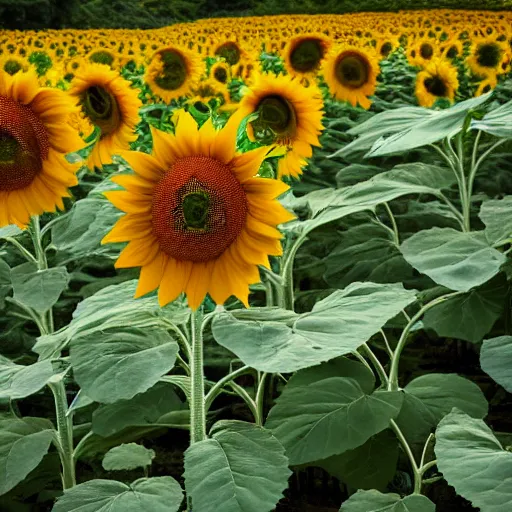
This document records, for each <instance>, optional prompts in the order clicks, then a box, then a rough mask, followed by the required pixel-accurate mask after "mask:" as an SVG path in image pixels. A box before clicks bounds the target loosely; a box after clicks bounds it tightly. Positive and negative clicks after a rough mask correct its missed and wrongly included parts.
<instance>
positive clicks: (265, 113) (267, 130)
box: [251, 95, 297, 144]
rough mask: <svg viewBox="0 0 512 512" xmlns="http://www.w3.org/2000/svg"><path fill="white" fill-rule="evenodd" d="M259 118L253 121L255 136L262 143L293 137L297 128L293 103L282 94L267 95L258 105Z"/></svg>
mask: <svg viewBox="0 0 512 512" xmlns="http://www.w3.org/2000/svg"><path fill="white" fill-rule="evenodd" d="M256 112H257V113H258V118H257V119H256V120H254V121H253V122H252V123H251V126H252V128H253V131H254V137H255V138H256V139H257V140H258V141H259V142H261V143H262V144H271V143H272V142H277V141H279V140H282V139H286V138H291V137H293V136H294V135H295V132H296V128H297V114H296V112H295V109H294V108H293V105H292V104H291V103H290V102H289V101H288V100H287V99H286V98H283V97H282V96H277V95H276V96H266V97H265V98H263V99H262V100H261V101H260V102H259V103H258V106H257V107H256Z"/></svg>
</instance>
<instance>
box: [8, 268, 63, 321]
mask: <svg viewBox="0 0 512 512" xmlns="http://www.w3.org/2000/svg"><path fill="white" fill-rule="evenodd" d="M11 281H12V289H13V291H14V300H16V301H17V302H20V303H21V304H23V305H24V306H27V307H29V308H32V309H33V310H34V311H36V312H37V313H40V314H43V313H45V312H46V311H48V310H49V309H50V308H51V307H52V306H53V305H54V304H56V303H57V301H58V300H59V297H60V294H61V293H62V292H63V291H64V290H65V289H66V287H67V286H68V283H69V274H68V271H67V270H66V267H53V268H49V269H46V270H37V266H36V265H35V264H33V263H24V264H23V265H19V266H17V267H15V268H13V269H12V270H11Z"/></svg>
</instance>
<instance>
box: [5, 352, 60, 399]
mask: <svg viewBox="0 0 512 512" xmlns="http://www.w3.org/2000/svg"><path fill="white" fill-rule="evenodd" d="M52 375H53V366H52V363H51V361H40V362H37V363H34V364H32V365H29V366H23V365H20V364H15V363H13V362H12V361H10V360H9V359H7V358H6V357H3V356H1V355H0V400H3V399H9V400H18V399H20V398H25V397H27V396H30V395H33V394H34V393H37V391H39V390H40V389H41V388H42V387H43V386H44V385H45V384H46V383H47V382H48V379H49V378H50V377H51V376H52Z"/></svg>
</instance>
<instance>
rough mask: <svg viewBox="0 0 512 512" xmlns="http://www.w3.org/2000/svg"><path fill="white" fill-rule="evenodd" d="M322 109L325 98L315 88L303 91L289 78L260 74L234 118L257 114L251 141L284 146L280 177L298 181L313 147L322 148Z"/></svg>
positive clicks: (251, 132) (279, 165)
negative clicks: (292, 178) (297, 178)
mask: <svg viewBox="0 0 512 512" xmlns="http://www.w3.org/2000/svg"><path fill="white" fill-rule="evenodd" d="M322 109H323V101H322V94H321V92H320V91H319V89H318V88H317V87H316V86H314V85H312V86H310V87H307V88H306V87H303V86H301V85H300V83H299V81H298V80H297V79H293V78H291V77H290V76H279V77H277V76H275V75H271V74H261V75H260V76H258V77H257V78H256V80H255V82H254V84H253V85H252V86H251V87H250V88H248V89H247V90H246V94H245V95H244V97H243V98H242V100H241V101H240V107H239V109H238V110H237V111H236V112H235V114H233V116H234V117H236V118H237V119H238V120H239V121H241V120H242V119H243V118H245V117H247V116H249V115H250V114H253V113H257V114H258V117H257V119H255V120H253V121H251V122H250V123H248V125H247V134H248V136H249V138H250V139H252V140H256V141H259V142H262V143H264V144H277V145H278V146H281V147H282V148H283V149H284V150H285V153H286V154H285V156H284V157H283V158H281V159H280V160H279V163H278V173H279V177H282V176H293V177H294V178H296V177H298V176H299V175H300V174H302V167H304V166H305V165H306V164H307V162H306V158H309V157H311V155H312V153H313V149H312V147H311V146H320V141H319V140H318V136H319V135H320V133H321V132H322V130H323V126H322V115H323V111H322Z"/></svg>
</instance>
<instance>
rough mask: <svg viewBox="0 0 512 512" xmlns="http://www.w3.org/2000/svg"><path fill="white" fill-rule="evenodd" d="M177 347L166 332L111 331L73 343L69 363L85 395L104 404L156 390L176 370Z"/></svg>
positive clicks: (155, 329) (112, 329)
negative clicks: (170, 372) (156, 386)
mask: <svg viewBox="0 0 512 512" xmlns="http://www.w3.org/2000/svg"><path fill="white" fill-rule="evenodd" d="M177 353H178V344H177V343H176V342H175V341H174V339H173V338H171V336H170V335H169V334H168V333H167V332H166V331H164V330H162V329H157V328H154V329H152V330H151V331H150V332H148V331H147V330H142V329H130V330H128V328H122V327H121V328H117V329H114V328H111V329H109V330H106V331H105V332H102V333H93V334H89V335H86V336H82V337H80V338H77V339H73V341H72V342H71V350H70V361H71V365H72V367H73V371H74V376H75V379H76V381H77V382H78V384H79V385H80V387H81V388H82V389H83V390H84V392H85V394H86V395H87V396H89V397H90V398H92V399H93V400H95V401H96V402H102V403H113V402H116V401H117V400H127V399H130V398H132V397H133V396H135V395H136V394H137V393H142V392H144V391H146V390H147V389H149V388H150V387H152V386H154V385H155V384H156V383H157V382H158V379H159V378H160V377H161V376H162V375H165V374H166V373H167V372H168V371H169V370H170V369H171V368H172V367H173V366H174V362H175V360H176V355H177Z"/></svg>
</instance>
